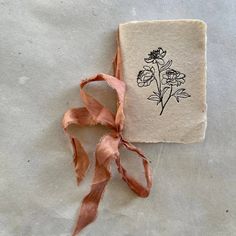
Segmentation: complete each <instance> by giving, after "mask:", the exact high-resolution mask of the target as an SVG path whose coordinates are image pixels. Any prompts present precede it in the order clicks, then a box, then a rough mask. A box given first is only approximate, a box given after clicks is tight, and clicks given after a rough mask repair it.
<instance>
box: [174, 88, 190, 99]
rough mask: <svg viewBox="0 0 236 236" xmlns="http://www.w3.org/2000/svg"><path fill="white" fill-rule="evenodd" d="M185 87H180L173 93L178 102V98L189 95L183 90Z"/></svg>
mask: <svg viewBox="0 0 236 236" xmlns="http://www.w3.org/2000/svg"><path fill="white" fill-rule="evenodd" d="M185 90H186V89H184V88H181V89H178V90H176V91H175V93H174V94H173V96H174V97H175V98H176V101H177V102H179V99H180V98H188V97H191V95H190V94H188V93H187V92H185Z"/></svg>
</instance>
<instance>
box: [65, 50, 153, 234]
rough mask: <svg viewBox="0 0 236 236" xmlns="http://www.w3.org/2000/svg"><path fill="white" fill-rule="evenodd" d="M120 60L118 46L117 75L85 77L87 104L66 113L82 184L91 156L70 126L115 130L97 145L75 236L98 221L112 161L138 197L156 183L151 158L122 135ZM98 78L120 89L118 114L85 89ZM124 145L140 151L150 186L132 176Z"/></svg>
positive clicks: (83, 93) (82, 95) (146, 178)
mask: <svg viewBox="0 0 236 236" xmlns="http://www.w3.org/2000/svg"><path fill="white" fill-rule="evenodd" d="M119 61H120V59H119V48H118V53H117V55H116V59H115V63H116V65H118V66H116V68H115V76H116V77H113V76H110V75H106V74H98V75H95V76H93V77H91V78H89V79H86V80H83V81H82V82H81V83H80V95H81V98H82V100H83V102H84V105H85V107H82V108H73V109H70V110H68V111H67V112H66V113H65V115H64V117H63V122H62V123H63V128H64V130H65V131H66V132H67V133H68V135H69V137H70V140H71V143H72V146H73V149H74V166H75V172H76V177H77V183H78V184H79V183H80V182H81V181H82V180H83V178H84V176H85V174H86V171H87V169H88V167H89V158H88V155H87V153H86V151H85V150H84V148H83V146H82V145H81V143H80V141H79V140H78V139H77V138H76V137H75V136H73V135H72V134H70V133H69V132H68V127H69V126H70V125H72V124H73V125H77V126H79V127H83V126H93V125H97V124H101V125H103V126H106V127H109V128H110V129H111V132H110V133H108V134H106V135H104V136H103V137H102V138H101V140H100V142H99V143H98V144H97V147H96V151H95V159H96V163H95V171H94V177H93V182H92V185H91V190H90V192H89V194H88V195H87V196H85V198H84V199H83V201H82V205H81V208H80V213H79V217H78V220H77V223H76V226H75V229H74V232H73V234H72V235H73V236H75V235H77V234H78V233H79V232H80V231H81V230H82V229H83V228H84V227H86V226H87V225H88V224H90V223H92V222H93V221H94V220H95V218H96V216H97V209H98V205H99V202H100V200H101V197H102V194H103V192H104V190H105V187H106V185H107V183H108V181H109V180H110V178H111V171H110V164H111V161H113V160H114V162H115V164H116V165H117V169H118V172H119V173H120V174H121V176H122V179H123V180H124V181H125V182H126V183H127V184H128V186H129V187H130V189H131V190H133V191H134V192H135V193H136V194H137V195H138V196H140V197H147V196H148V195H149V193H150V189H151V186H152V176H151V169H150V167H149V162H148V160H147V159H146V157H145V156H144V154H143V153H142V152H141V150H139V149H138V148H136V147H135V146H134V145H132V144H131V143H129V142H128V141H127V140H125V139H124V138H123V136H122V130H123V124H124V112H123V106H124V95H125V84H124V82H123V81H121V80H120V79H119V78H120V70H119ZM94 81H105V82H106V83H107V84H108V85H109V86H110V87H112V88H113V89H114V90H115V91H116V93H117V97H118V101H117V112H116V114H115V115H114V114H112V112H111V111H110V110H108V109H107V108H106V107H104V106H103V105H102V104H100V103H99V102H98V101H97V100H96V99H95V98H93V97H92V96H91V95H89V94H88V93H86V92H85V91H84V90H83V88H84V86H85V85H86V84H88V83H92V82H94ZM121 146H124V147H125V148H126V149H127V150H129V151H132V152H134V153H136V154H137V157H139V158H141V160H142V163H143V167H144V172H145V180H146V186H143V185H142V184H140V183H139V182H138V181H137V180H135V179H134V178H133V177H132V176H130V175H129V174H128V172H127V170H126V169H125V168H124V166H123V165H122V164H121V161H120V154H119V148H120V147H121Z"/></svg>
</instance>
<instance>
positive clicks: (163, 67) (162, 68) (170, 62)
mask: <svg viewBox="0 0 236 236" xmlns="http://www.w3.org/2000/svg"><path fill="white" fill-rule="evenodd" d="M171 65H172V60H169V61H167V62H166V64H165V65H164V66H162V67H161V68H160V72H162V71H164V70H167V69H168V68H169V67H170V66H171Z"/></svg>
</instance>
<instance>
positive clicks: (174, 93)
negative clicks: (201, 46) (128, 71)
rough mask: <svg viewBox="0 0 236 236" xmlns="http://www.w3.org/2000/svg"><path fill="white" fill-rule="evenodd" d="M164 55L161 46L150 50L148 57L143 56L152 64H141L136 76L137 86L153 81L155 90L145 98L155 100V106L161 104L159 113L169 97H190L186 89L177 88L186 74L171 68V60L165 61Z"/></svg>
mask: <svg viewBox="0 0 236 236" xmlns="http://www.w3.org/2000/svg"><path fill="white" fill-rule="evenodd" d="M165 55H166V51H164V50H163V49H162V48H158V49H157V50H153V51H151V52H150V53H149V54H148V58H144V61H145V62H146V63H148V64H154V65H153V66H148V65H145V66H143V69H142V70H140V71H139V73H138V76H137V83H138V86H139V87H147V86H149V85H150V84H151V83H152V82H153V81H155V83H156V87H157V91H154V92H153V94H152V95H150V96H149V97H148V98H147V99H148V100H151V101H154V102H156V104H157V106H158V105H159V104H160V105H161V112H160V115H162V113H163V111H164V109H165V107H166V105H167V103H168V102H169V100H170V98H171V97H175V99H176V101H177V102H179V101H180V99H182V98H188V97H191V95H190V94H188V93H187V92H186V91H185V90H186V89H184V88H177V87H179V86H181V85H182V84H184V83H185V77H186V75H185V74H183V73H181V72H179V71H177V70H174V69H171V68H170V67H171V65H172V60H168V61H167V62H165V60H164V57H165ZM154 66H155V67H154ZM175 87H176V89H175Z"/></svg>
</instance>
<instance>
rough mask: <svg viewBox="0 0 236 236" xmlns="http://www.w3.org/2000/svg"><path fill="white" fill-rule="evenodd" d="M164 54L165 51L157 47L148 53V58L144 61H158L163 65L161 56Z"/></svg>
mask: <svg viewBox="0 0 236 236" xmlns="http://www.w3.org/2000/svg"><path fill="white" fill-rule="evenodd" d="M165 55H166V51H164V50H163V49H162V48H158V49H157V50H153V51H151V52H150V53H149V54H148V56H149V57H148V58H145V59H144V60H145V62H147V63H158V64H160V65H163V64H164V63H165V62H164V60H163V58H164V57H165Z"/></svg>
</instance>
